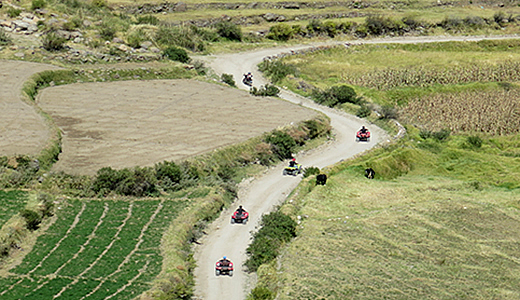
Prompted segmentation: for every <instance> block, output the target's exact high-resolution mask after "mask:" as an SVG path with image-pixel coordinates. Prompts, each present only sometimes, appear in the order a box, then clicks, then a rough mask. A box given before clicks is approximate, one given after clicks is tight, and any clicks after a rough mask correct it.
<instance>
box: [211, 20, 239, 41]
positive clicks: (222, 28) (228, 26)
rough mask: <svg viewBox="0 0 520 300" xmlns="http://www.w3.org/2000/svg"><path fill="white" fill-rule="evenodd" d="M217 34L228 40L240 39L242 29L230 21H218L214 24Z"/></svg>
mask: <svg viewBox="0 0 520 300" xmlns="http://www.w3.org/2000/svg"><path fill="white" fill-rule="evenodd" d="M215 28H216V30H217V33H218V35H219V36H221V37H223V38H225V39H228V40H230V41H239V42H240V41H242V30H241V29H240V26H238V25H236V24H235V23H232V22H219V23H217V24H215Z"/></svg>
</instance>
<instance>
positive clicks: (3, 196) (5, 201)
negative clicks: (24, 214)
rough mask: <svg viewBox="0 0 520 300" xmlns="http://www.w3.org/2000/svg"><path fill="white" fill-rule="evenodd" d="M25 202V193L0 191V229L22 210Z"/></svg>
mask: <svg viewBox="0 0 520 300" xmlns="http://www.w3.org/2000/svg"><path fill="white" fill-rule="evenodd" d="M26 202H27V193H26V192H22V191H0V228H1V227H2V225H4V224H5V222H7V220H9V218H11V216H13V215H14V214H16V213H18V211H20V209H22V208H24V206H25V204H26Z"/></svg>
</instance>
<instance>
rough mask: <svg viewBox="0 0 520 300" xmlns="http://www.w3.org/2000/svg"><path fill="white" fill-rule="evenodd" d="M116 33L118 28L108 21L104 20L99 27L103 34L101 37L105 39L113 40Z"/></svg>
mask: <svg viewBox="0 0 520 300" xmlns="http://www.w3.org/2000/svg"><path fill="white" fill-rule="evenodd" d="M116 33H117V30H116V28H115V27H114V26H113V25H109V24H108V23H106V22H103V25H101V28H100V29H99V35H101V38H102V39H104V40H105V41H111V40H112V39H113V38H114V37H115V36H116Z"/></svg>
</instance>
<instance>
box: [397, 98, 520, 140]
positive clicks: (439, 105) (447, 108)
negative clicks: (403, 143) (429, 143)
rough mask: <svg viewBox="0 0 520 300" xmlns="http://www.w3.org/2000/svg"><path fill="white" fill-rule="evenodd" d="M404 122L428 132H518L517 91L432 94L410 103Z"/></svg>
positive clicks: (404, 111)
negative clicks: (444, 130) (443, 130)
mask: <svg viewBox="0 0 520 300" xmlns="http://www.w3.org/2000/svg"><path fill="white" fill-rule="evenodd" d="M401 117H402V118H403V120H404V121H406V122H408V123H410V124H413V125H417V126H419V127H425V128H427V129H429V130H440V129H444V128H449V129H450V130H451V131H452V132H472V133H475V132H485V133H488V134H492V135H509V134H518V133H519V131H520V90H519V89H512V90H509V91H505V90H503V91H488V92H463V93H449V94H436V95H431V96H426V97H422V98H421V99H415V100H413V101H410V102H409V104H408V106H407V107H406V108H404V110H403V111H402V114H401Z"/></svg>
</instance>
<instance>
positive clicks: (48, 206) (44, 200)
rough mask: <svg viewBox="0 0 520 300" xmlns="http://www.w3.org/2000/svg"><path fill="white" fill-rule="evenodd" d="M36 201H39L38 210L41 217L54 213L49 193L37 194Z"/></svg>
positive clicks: (52, 201) (52, 200)
mask: <svg viewBox="0 0 520 300" xmlns="http://www.w3.org/2000/svg"><path fill="white" fill-rule="evenodd" d="M38 202H39V203H40V212H41V216H42V218H45V217H51V216H52V215H53V214H54V212H53V210H54V199H53V198H52V197H51V196H50V195H49V194H45V193H41V194H39V195H38Z"/></svg>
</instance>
